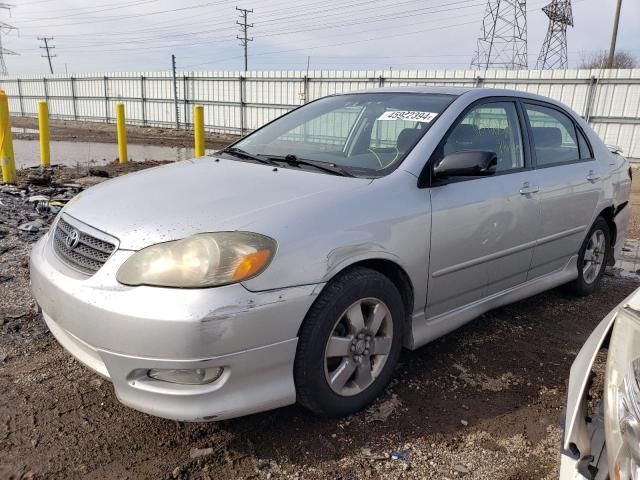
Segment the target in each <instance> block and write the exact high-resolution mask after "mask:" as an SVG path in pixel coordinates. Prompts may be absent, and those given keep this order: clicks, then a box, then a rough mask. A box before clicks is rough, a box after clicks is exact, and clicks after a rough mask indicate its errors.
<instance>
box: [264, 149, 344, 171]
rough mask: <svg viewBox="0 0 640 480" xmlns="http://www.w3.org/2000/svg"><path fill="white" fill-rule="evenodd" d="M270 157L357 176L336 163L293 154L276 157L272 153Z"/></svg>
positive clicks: (290, 163)
mask: <svg viewBox="0 0 640 480" xmlns="http://www.w3.org/2000/svg"><path fill="white" fill-rule="evenodd" d="M269 158H270V159H272V160H275V161H277V162H285V163H288V164H289V165H295V166H300V165H306V166H309V167H315V168H317V169H318V170H324V171H325V172H328V173H331V174H333V175H340V176H341V177H355V175H353V174H352V173H351V172H349V171H347V170H345V169H344V168H342V167H339V166H338V165H336V164H335V163H327V162H320V161H314V160H307V159H305V158H300V157H298V156H296V155H293V154H289V155H285V156H284V157H280V156H278V157H276V156H273V155H270V156H269Z"/></svg>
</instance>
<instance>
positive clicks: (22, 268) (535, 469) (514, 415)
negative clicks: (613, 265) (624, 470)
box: [0, 164, 640, 480]
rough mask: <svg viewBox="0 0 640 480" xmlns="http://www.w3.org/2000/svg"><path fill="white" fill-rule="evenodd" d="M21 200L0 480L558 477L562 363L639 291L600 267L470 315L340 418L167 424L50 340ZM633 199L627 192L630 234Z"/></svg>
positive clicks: (5, 322) (10, 220)
mask: <svg viewBox="0 0 640 480" xmlns="http://www.w3.org/2000/svg"><path fill="white" fill-rule="evenodd" d="M147 166H149V165H147V164H144V165H139V164H131V165H129V166H127V167H122V166H117V165H109V166H108V167H106V170H107V171H108V173H109V174H110V175H116V174H121V173H124V171H125V170H126V169H135V168H143V167H147ZM93 173H99V174H102V173H100V172H93ZM86 174H87V172H86V171H81V170H79V169H71V168H61V169H60V170H58V171H57V172H56V173H55V175H54V177H55V180H57V182H58V183H59V184H65V183H66V185H67V186H66V187H65V186H58V187H55V188H53V189H51V188H52V187H37V188H36V187H32V189H31V190H30V191H29V192H28V195H31V194H33V193H42V192H43V191H48V192H49V194H50V195H57V196H59V197H61V198H62V197H64V196H65V195H66V196H69V195H71V194H73V189H74V188H78V187H77V184H78V182H77V181H75V178H76V177H84V176H85V175H86ZM28 175H29V172H21V178H20V182H21V183H24V182H26V181H27V177H28ZM93 179H94V180H96V179H95V177H93ZM96 181H97V180H96ZM69 182H71V183H69ZM85 182H88V183H90V182H91V181H90V180H89V181H87V180H86V179H83V180H82V182H81V183H85ZM69 185H70V186H69ZM635 185H636V186H637V185H638V183H636V184H635ZM47 188H49V189H50V190H46V189H47ZM28 195H27V196H28ZM25 198H27V197H24V198H23V197H21V196H17V195H15V192H14V194H12V193H10V192H9V190H7V191H5V192H4V193H3V192H2V190H0V201H1V202H2V203H1V204H0V252H1V251H2V250H3V247H14V248H13V249H12V250H9V251H7V252H5V253H4V254H0V392H2V393H1V396H0V479H15V480H17V479H25V480H26V479H75V478H91V479H103V478H104V479H172V478H175V479H216V480H217V479H221V480H225V479H269V478H273V479H276V478H291V479H318V480H320V479H344V480H349V479H366V478H371V479H387V478H394V479H395V478H403V479H404V478H406V479H414V478H415V479H450V480H453V479H457V478H465V479H492V480H493V479H502V480H507V479H509V480H516V479H555V478H557V475H558V465H559V445H560V440H561V435H562V430H561V427H560V425H559V418H560V414H561V410H562V407H563V403H564V400H565V394H566V382H567V379H568V375H569V368H570V366H571V363H572V361H573V359H574V357H575V356H576V354H577V352H578V350H579V349H580V347H581V345H582V343H583V342H584V341H585V340H586V338H587V337H588V335H589V334H590V332H591V331H592V329H593V328H594V327H595V326H596V325H597V324H598V322H599V321H600V320H601V319H602V317H603V316H604V315H605V314H606V313H607V312H608V311H609V310H610V309H611V308H612V307H614V306H615V305H616V304H617V303H618V302H620V301H621V300H622V299H623V298H624V297H625V296H626V295H628V294H629V293H630V292H631V291H633V290H634V289H635V288H637V287H638V286H640V283H638V280H637V279H636V277H633V276H632V277H631V278H626V277H625V276H622V275H620V274H619V273H617V272H616V271H615V270H612V271H610V272H608V274H607V275H606V276H605V277H604V281H603V285H602V288H601V289H600V290H599V291H597V292H596V293H595V294H594V295H592V296H590V297H588V298H575V297H572V296H568V295H567V294H565V293H563V291H562V290H560V289H556V290H552V291H550V292H546V293H543V294H541V295H537V296H535V297H533V298H530V299H527V300H524V301H521V302H518V303H515V304H512V305H509V306H507V307H504V308H500V309H498V310H495V311H493V312H490V313H488V314H486V315H483V316H482V317H480V318H478V319H476V320H475V321H474V322H471V323H470V324H468V325H467V326H466V327H464V328H462V329H460V330H458V331H456V332H454V333H452V334H449V335H447V336H446V337H444V338H442V339H440V340H438V341H435V342H433V343H431V344H429V345H427V346H425V347H423V348H421V349H419V350H417V351H415V352H404V353H403V355H402V358H401V364H400V366H399V367H398V369H397V371H396V375H395V379H394V380H393V381H392V383H391V385H390V386H389V388H388V389H387V391H386V393H385V394H384V395H383V396H382V397H381V398H380V399H379V400H378V401H377V402H376V403H375V404H374V405H373V406H372V407H371V408H370V409H369V410H367V411H364V412H361V413H359V414H356V415H353V416H351V417H348V418H345V419H338V420H335V419H332V420H327V419H321V418H317V417H314V416H313V415H311V414H309V413H307V412H306V411H305V410H303V409H301V408H300V407H298V406H291V407H287V408H282V409H279V410H276V411H272V412H266V413H262V414H257V415H253V416H250V417H245V418H240V419H236V420H230V421H224V422H220V423H209V424H192V423H191V424H190V423H180V422H173V421H169V420H163V419H159V418H155V417H151V416H148V415H145V414H142V413H139V412H137V411H134V410H131V409H129V408H126V407H124V406H122V405H120V404H119V403H118V401H117V400H116V398H115V395H114V393H113V389H112V387H111V385H110V384H109V382H106V381H103V380H101V379H100V378H98V377H97V376H95V375H94V374H92V373H91V372H89V371H88V370H87V369H86V368H84V367H83V366H81V365H80V364H79V363H78V362H76V361H75V360H74V359H73V358H72V357H71V356H69V355H68V354H67V353H66V352H65V351H64V350H63V349H62V348H61V347H60V346H59V345H58V343H57V342H56V341H55V340H54V339H53V337H52V336H51V335H50V334H49V333H48V331H47V328H46V327H45V325H44V323H43V321H42V318H41V317H40V315H39V314H37V312H36V309H35V305H34V302H33V300H32V299H31V296H30V294H29V288H28V269H27V259H28V254H29V249H30V246H31V244H32V242H33V241H35V239H36V238H37V237H38V236H40V235H41V234H42V233H43V230H46V225H43V227H42V230H41V231H39V232H38V233H19V232H18V231H17V229H16V225H17V224H20V223H21V222H24V221H27V220H30V219H32V218H31V216H30V215H29V214H28V213H29V209H28V208H27V207H25V206H24V204H25ZM638 203H640V189H638V188H637V187H636V189H635V191H634V197H633V204H634V207H635V208H634V216H633V221H632V222H631V225H630V229H629V234H630V236H632V237H634V238H640V215H638V214H637V212H638V211H639V210H640V209H638V207H636V205H638ZM45 223H46V222H45ZM6 277H10V278H9V279H8V280H4V281H3V280H2V279H3V278H6Z"/></svg>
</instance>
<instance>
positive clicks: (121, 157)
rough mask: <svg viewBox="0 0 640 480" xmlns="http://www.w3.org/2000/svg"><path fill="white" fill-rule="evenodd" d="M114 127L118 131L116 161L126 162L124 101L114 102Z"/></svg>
mask: <svg viewBox="0 0 640 480" xmlns="http://www.w3.org/2000/svg"><path fill="white" fill-rule="evenodd" d="M116 129H117V131H118V161H119V162H120V163H127V162H128V161H129V159H128V157H127V126H126V125H125V123H124V103H117V104H116Z"/></svg>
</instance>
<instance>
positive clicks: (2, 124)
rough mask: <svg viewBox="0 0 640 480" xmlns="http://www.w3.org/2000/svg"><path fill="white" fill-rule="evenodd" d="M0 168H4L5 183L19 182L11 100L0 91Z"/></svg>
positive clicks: (3, 177) (3, 178) (3, 179)
mask: <svg viewBox="0 0 640 480" xmlns="http://www.w3.org/2000/svg"><path fill="white" fill-rule="evenodd" d="M0 166H1V167H2V181H3V182H5V183H16V182H17V181H18V178H17V175H16V162H15V159H14V156H13V137H12V134H11V118H10V117H9V99H8V98H7V94H6V93H4V90H0Z"/></svg>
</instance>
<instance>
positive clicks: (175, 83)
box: [171, 53, 180, 128]
mask: <svg viewBox="0 0 640 480" xmlns="http://www.w3.org/2000/svg"><path fill="white" fill-rule="evenodd" d="M171 70H172V71H173V103H174V105H175V107H176V128H180V110H178V80H177V78H176V56H175V55H174V54H173V53H172V54H171Z"/></svg>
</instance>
